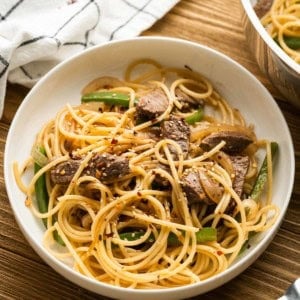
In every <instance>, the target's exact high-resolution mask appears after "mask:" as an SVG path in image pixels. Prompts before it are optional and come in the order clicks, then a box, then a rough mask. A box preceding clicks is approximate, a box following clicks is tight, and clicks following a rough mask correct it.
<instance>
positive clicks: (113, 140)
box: [110, 139, 118, 145]
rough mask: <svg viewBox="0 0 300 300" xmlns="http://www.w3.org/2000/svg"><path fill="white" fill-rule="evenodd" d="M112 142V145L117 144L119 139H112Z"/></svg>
mask: <svg viewBox="0 0 300 300" xmlns="http://www.w3.org/2000/svg"><path fill="white" fill-rule="evenodd" d="M110 143H111V144H112V145H116V144H118V140H117V139H112V140H111V142H110Z"/></svg>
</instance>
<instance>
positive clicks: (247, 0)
mask: <svg viewBox="0 0 300 300" xmlns="http://www.w3.org/2000/svg"><path fill="white" fill-rule="evenodd" d="M240 1H241V3H242V5H243V8H244V12H245V13H246V14H247V16H248V18H249V19H250V21H251V23H252V25H253V26H254V28H255V30H256V31H257V33H258V34H259V35H260V37H261V38H262V39H263V40H264V42H265V43H266V44H267V46H268V47H270V49H271V50H272V51H273V52H274V53H275V54H276V55H277V56H278V57H279V58H280V59H281V60H282V61H283V62H284V63H285V64H286V65H288V66H289V67H290V68H291V69H292V70H294V71H295V72H296V73H297V74H299V75H300V64H298V63H296V62H295V61H294V60H293V59H292V58H291V57H289V56H288V54H287V53H285V52H284V50H283V49H281V47H279V46H278V45H277V44H276V42H275V41H274V40H273V39H272V37H271V36H270V35H269V34H268V32H267V31H266V29H265V28H264V26H263V25H262V24H261V22H260V20H259V18H258V16H257V15H256V13H255V11H254V8H253V6H252V4H251V0H240Z"/></svg>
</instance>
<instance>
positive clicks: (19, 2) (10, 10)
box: [0, 0, 24, 21]
mask: <svg viewBox="0 0 300 300" xmlns="http://www.w3.org/2000/svg"><path fill="white" fill-rule="evenodd" d="M23 1H24V0H19V1H18V2H16V3H15V4H14V5H13V6H12V7H11V8H10V9H9V10H8V11H7V13H6V14H5V15H4V16H2V15H0V16H1V17H0V20H2V21H4V20H5V19H6V18H7V17H8V16H9V15H10V14H11V13H12V12H13V11H14V10H15V9H16V8H17V7H18V6H19V5H20V4H21V3H22V2H23Z"/></svg>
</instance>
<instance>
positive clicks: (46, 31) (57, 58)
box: [0, 0, 179, 116]
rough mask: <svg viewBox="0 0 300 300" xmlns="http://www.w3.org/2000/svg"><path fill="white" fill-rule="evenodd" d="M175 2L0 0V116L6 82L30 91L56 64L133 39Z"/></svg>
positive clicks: (160, 0) (132, 0)
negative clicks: (107, 44)
mask: <svg viewBox="0 0 300 300" xmlns="http://www.w3.org/2000/svg"><path fill="white" fill-rule="evenodd" d="M177 2H179V0H51V1H40V0H1V1H0V116H2V113H3V106H4V97H5V90H6V85H7V81H10V82H12V83H18V84H22V85H25V86H27V87H32V86H33V85H34V84H35V83H36V82H37V81H38V80H39V79H40V78H41V77H42V76H43V75H45V74H46V73H47V72H48V71H49V70H50V69H51V68H52V67H54V66H55V65H56V64H58V63H59V62H61V61H62V60H64V59H66V58H68V57H70V56H72V55H73V54H76V53H78V52H80V51H82V50H84V49H86V48H88V47H91V46H93V45H97V44H100V43H103V42H107V41H111V40H115V39H125V38H130V37H135V36H138V35H139V34H140V33H141V32H142V31H144V30H146V29H147V28H149V27H150V26H151V25H153V24H154V23H155V22H156V21H157V20H158V19H160V18H161V17H162V16H164V15H165V14H166V13H167V12H168V11H169V10H170V9H171V8H172V7H173V6H174V5H175V4H176V3H177Z"/></svg>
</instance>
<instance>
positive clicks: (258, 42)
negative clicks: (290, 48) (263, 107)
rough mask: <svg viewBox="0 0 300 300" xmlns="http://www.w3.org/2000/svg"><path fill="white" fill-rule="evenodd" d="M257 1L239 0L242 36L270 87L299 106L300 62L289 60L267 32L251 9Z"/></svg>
mask: <svg viewBox="0 0 300 300" xmlns="http://www.w3.org/2000/svg"><path fill="white" fill-rule="evenodd" d="M257 2H258V1H257V0H241V3H242V6H243V9H244V13H243V18H242V23H243V28H244V32H245V37H246V40H247V42H248V46H249V48H250V50H251V52H252V53H253V55H254V57H255V59H256V61H257V63H258V65H259V67H260V69H261V70H262V72H263V73H264V74H265V75H266V76H267V77H268V79H269V80H270V82H271V83H272V84H273V86H274V87H275V88H276V89H278V91H279V92H280V93H281V94H282V95H283V96H284V98H285V99H287V100H288V101H290V103H292V104H294V105H295V106H297V107H298V108H300V64H298V63H296V62H295V61H294V60H293V59H291V58H290V57H289V56H288V55H287V54H286V53H285V52H284V51H283V50H282V49H281V48H280V47H279V46H278V45H277V44H276V42H275V41H274V40H273V39H272V38H271V36H270V35H269V34H268V33H267V31H266V30H265V28H264V27H263V25H262V24H261V22H260V20H259V18H258V17H257V15H256V14H255V11H254V9H253V7H254V5H255V4H256V3H257Z"/></svg>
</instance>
